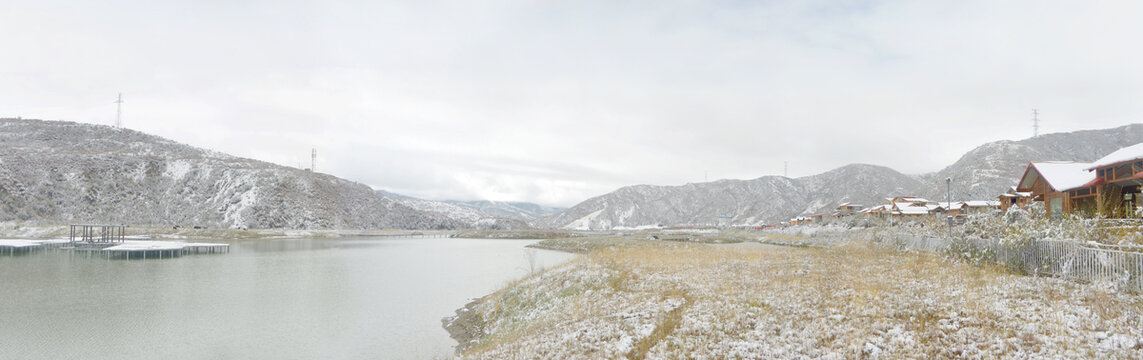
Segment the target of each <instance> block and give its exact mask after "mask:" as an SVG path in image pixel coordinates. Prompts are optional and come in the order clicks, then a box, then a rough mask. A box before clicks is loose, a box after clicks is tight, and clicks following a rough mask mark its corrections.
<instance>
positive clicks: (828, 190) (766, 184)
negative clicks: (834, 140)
mask: <svg viewBox="0 0 1143 360" xmlns="http://www.w3.org/2000/svg"><path fill="white" fill-rule="evenodd" d="M1138 143H1143V124H1132V125H1127V126H1122V127H1118V128H1113V129H1103V130H1085V131H1076V132H1071V133H1057V134H1048V135H1042V136H1038V137H1035V138H1030V139H1025V140H1020V141H1008V140H1004V141H997V142H992V143H987V144H984V145H981V146H980V147H977V148H976V149H973V150H972V151H969V152H968V153H966V154H965V155H964V156H962V157H961V158H960V160H958V161H957V162H956V163H954V164H952V165H950V166H948V167H946V168H944V169H942V170H940V171H938V172H936V173H930V174H924V175H917V176H908V175H904V174H901V173H899V172H897V171H894V170H892V169H889V168H885V167H880V166H872V165H848V166H844V167H841V168H838V169H835V170H831V171H828V172H826V173H822V174H819V175H813V176H808V177H802V178H797V179H788V178H784V177H778V176H766V177H761V178H758V179H753V180H719V181H716V182H709V183H699V184H686V185H682V186H652V185H638V186H628V187H623V188H620V189H618V190H616V191H614V192H611V193H608V194H605V195H601V196H597V197H594V198H591V199H588V200H586V201H584V202H582V203H579V204H577V205H575V206H573V207H571V208H569V209H568V210H566V211H564V212H562V213H559V214H556V215H553V216H550V217H547V218H543V219H538V220H536V221H533V225H536V226H539V227H550V228H568V229H610V228H634V227H642V226H649V225H683V224H716V223H719V222H723V223H731V224H744V225H745V224H759V223H776V222H779V221H783V220H787V219H789V218H791V217H795V216H799V215H811V214H820V213H825V212H829V211H830V210H831V209H833V208H834V207H836V206H838V205H839V204H841V203H846V202H850V203H857V204H860V205H865V206H871V205H880V204H882V203H884V198H885V197H889V196H898V195H906V196H923V197H929V198H930V199H932V200H943V199H945V197H946V196H948V195H947V190H946V185H945V178H952V180H953V181H952V197H953V199H957V200H992V199H995V198H996V196H997V195H999V194H1001V193H1003V192H1004V191H1006V190H1007V189H1008V187H1010V186H1012V185H1015V184H1016V181H1017V180H1019V177H1020V176H1021V174H1023V172H1024V169H1025V168H1026V167H1027V164H1028V162H1030V161H1044V160H1066V161H1093V160H1095V159H1098V158H1100V157H1101V156H1104V155H1107V154H1108V153H1111V152H1112V151H1115V150H1117V149H1120V148H1123V147H1127V146H1130V145H1134V144H1138Z"/></svg>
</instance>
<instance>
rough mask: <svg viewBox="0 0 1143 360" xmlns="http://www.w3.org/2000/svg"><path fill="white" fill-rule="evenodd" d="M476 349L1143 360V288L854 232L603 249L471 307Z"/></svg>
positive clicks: (583, 354)
mask: <svg viewBox="0 0 1143 360" xmlns="http://www.w3.org/2000/svg"><path fill="white" fill-rule="evenodd" d="M469 312H473V313H475V314H478V315H479V316H480V319H481V320H482V322H483V323H484V327H483V333H484V335H483V336H482V337H480V338H478V339H477V341H476V342H475V343H473V344H466V345H469V346H468V349H467V351H466V352H464V353H462V354H461V355H462V357H464V358H591V359H597V358H616V357H624V356H627V357H635V358H640V357H642V356H645V357H646V358H656V359H673V358H698V359H722V358H757V359H770V358H783V359H785V358H825V359H850V358H934V357H940V358H953V357H955V358H1143V297H1140V296H1139V295H1136V294H1127V293H1120V292H1116V291H1115V290H1114V289H1113V288H1111V287H1108V286H1105V285H1102V284H1089V285H1083V284H1077V283H1072V282H1067V281H1063V280H1058V279H1053V278H1043V277H1027V276H1018V275H1011V274H1008V273H1006V272H1003V271H1002V270H1000V269H998V268H995V267H979V266H973V265H970V264H968V263H966V262H963V261H956V260H949V259H946V258H942V257H939V256H937V255H934V254H931V253H924V252H922V253H901V252H896V251H892V250H889V249H887V248H885V247H881V246H877V245H874V244H872V243H870V242H868V241H864V240H855V241H852V242H847V243H843V244H840V245H837V246H833V247H830V248H778V249H775V248H771V247H716V246H707V245H699V244H692V245H689V246H684V247H626V248H612V249H604V250H597V251H594V252H592V253H590V254H588V255H585V256H583V257H581V258H580V259H579V260H577V261H575V262H573V263H571V264H569V265H568V266H566V267H564V268H561V269H558V270H555V271H552V272H548V273H545V274H543V275H541V276H537V277H533V278H530V279H527V280H525V281H522V282H519V283H517V284H513V285H511V286H509V287H508V288H506V289H504V290H502V291H500V292H497V293H496V294H494V295H491V296H489V297H488V298H486V299H485V300H484V302H483V303H481V304H479V305H476V306H475V307H474V308H473V309H472V310H471V311H469Z"/></svg>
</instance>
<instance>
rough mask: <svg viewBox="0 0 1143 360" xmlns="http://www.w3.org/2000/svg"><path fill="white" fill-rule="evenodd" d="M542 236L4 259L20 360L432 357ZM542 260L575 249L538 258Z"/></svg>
mask: <svg viewBox="0 0 1143 360" xmlns="http://www.w3.org/2000/svg"><path fill="white" fill-rule="evenodd" d="M534 242H535V241H534V240H530V241H529V240H483V239H480V240H478V239H449V238H435V239H434V238H429V239H404V238H402V239H393V238H353V239H345V238H339V239H281V240H255V241H240V242H233V243H231V251H230V253H229V254H222V255H188V256H184V257H181V258H175V259H162V260H145V261H138V260H130V261H128V260H107V259H102V258H86V257H83V256H80V255H79V254H75V255H71V254H70V253H68V252H52V251H44V252H38V253H33V254H30V255H25V256H14V257H10V256H0V352H2V353H3V354H4V355H3V357H5V358H13V359H121V358H162V359H203V358H207V359H239V358H240V359H318V358H323V359H381V358H384V359H426V358H427V359H432V358H449V357H451V356H452V351H453V350H452V348H453V346H455V345H456V342H455V341H453V340H452V339H451V338H449V337H448V333H447V332H446V331H445V330H444V329H443V328H441V322H440V319H441V318H442V317H445V316H450V315H453V312H454V310H456V309H457V308H460V307H462V306H464V305H465V304H466V303H467V302H468V301H469V300H471V299H472V298H476V297H480V296H483V295H486V294H489V293H491V292H493V291H495V290H497V289H499V288H501V287H503V286H504V285H506V284H508V283H509V282H510V281H512V280H515V279H519V278H522V277H525V276H527V275H528V273H529V268H530V267H531V266H530V264H531V263H532V262H531V261H529V260H528V255H527V252H528V250H525V249H526V248H525V246H526V245H528V244H530V243H534ZM529 250H530V251H532V252H533V254H534V259H535V262H534V263H535V264H537V266H543V267H552V266H556V265H558V264H561V263H564V262H566V261H568V260H570V259H571V258H573V257H574V255H571V254H566V253H560V252H554V251H545V250H531V249H529Z"/></svg>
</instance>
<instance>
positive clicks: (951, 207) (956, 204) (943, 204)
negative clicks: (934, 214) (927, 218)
mask: <svg viewBox="0 0 1143 360" xmlns="http://www.w3.org/2000/svg"><path fill="white" fill-rule="evenodd" d="M937 205H940V207H941V208H944V209H949V210H959V209H960V208H961V207H963V206H964V202H954V203H952V205H949V203H947V202H939V203H937Z"/></svg>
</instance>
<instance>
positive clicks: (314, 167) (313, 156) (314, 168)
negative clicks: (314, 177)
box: [310, 148, 317, 172]
mask: <svg viewBox="0 0 1143 360" xmlns="http://www.w3.org/2000/svg"><path fill="white" fill-rule="evenodd" d="M310 171H313V172H317V148H313V150H312V151H310Z"/></svg>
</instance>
